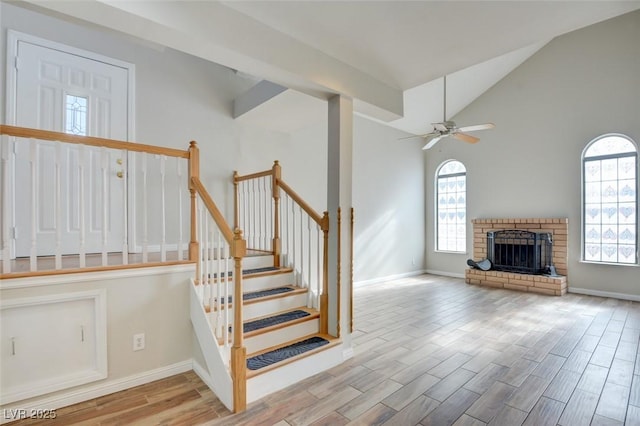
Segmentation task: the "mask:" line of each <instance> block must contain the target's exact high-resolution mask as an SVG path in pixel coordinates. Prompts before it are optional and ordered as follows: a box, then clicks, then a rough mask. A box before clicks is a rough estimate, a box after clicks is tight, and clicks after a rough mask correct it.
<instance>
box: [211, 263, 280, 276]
mask: <svg viewBox="0 0 640 426" xmlns="http://www.w3.org/2000/svg"><path fill="white" fill-rule="evenodd" d="M280 269H282V268H278V267H275V266H265V267H264V268H253V269H243V270H242V276H245V275H251V274H260V273H262V272H274V271H279V270H280ZM225 275H226V274H225V273H224V272H223V273H221V274H220V276H221V277H222V278H224V277H225ZM229 276H230V277H233V271H229ZM209 278H218V274H217V273H213V274H209Z"/></svg>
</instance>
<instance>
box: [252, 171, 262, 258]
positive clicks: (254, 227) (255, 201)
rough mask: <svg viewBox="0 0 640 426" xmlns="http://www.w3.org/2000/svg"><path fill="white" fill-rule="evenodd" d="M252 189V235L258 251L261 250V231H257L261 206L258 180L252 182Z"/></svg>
mask: <svg viewBox="0 0 640 426" xmlns="http://www.w3.org/2000/svg"><path fill="white" fill-rule="evenodd" d="M251 188H252V189H253V203H252V204H253V205H252V206H251V214H252V215H253V218H252V220H251V229H252V233H253V246H254V247H255V248H257V249H259V248H260V240H259V230H258V229H257V225H256V216H257V209H258V204H259V202H260V201H259V200H258V196H259V194H258V191H257V190H256V180H255V179H252V180H251Z"/></svg>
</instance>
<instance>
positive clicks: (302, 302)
mask: <svg viewBox="0 0 640 426" xmlns="http://www.w3.org/2000/svg"><path fill="white" fill-rule="evenodd" d="M306 305H307V294H306V293H302V294H292V295H290V296H286V297H278V298H276V299H270V300H263V301H260V302H256V303H251V304H249V305H245V306H244V310H243V311H242V320H243V321H249V320H252V319H254V318H259V317H265V316H269V315H275V314H276V313H278V312H280V311H288V310H291V309H295V308H300V307H301V306H306ZM224 312H225V311H224V309H223V310H222V311H221V314H222V315H224ZM215 315H217V314H216V313H215V312H213V313H211V314H210V315H209V318H210V319H211V324H212V326H213V321H214V320H213V318H214V316H215ZM229 318H230V319H233V308H231V309H229Z"/></svg>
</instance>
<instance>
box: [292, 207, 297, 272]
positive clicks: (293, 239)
mask: <svg viewBox="0 0 640 426" xmlns="http://www.w3.org/2000/svg"><path fill="white" fill-rule="evenodd" d="M291 267H292V268H293V283H294V284H297V283H298V278H297V272H296V204H295V203H294V202H293V200H291Z"/></svg>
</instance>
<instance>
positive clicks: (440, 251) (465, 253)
mask: <svg viewBox="0 0 640 426" xmlns="http://www.w3.org/2000/svg"><path fill="white" fill-rule="evenodd" d="M434 252H435V253H446V254H464V255H469V253H468V252H466V251H451V250H434Z"/></svg>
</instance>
